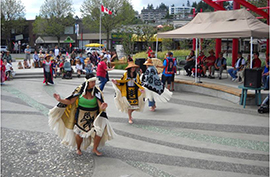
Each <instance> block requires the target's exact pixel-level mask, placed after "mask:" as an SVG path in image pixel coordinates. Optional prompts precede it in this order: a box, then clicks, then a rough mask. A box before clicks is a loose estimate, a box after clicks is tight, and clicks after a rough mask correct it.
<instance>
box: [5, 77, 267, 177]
mask: <svg viewBox="0 0 270 177" xmlns="http://www.w3.org/2000/svg"><path fill="white" fill-rule="evenodd" d="M181 77H184V76H181ZM83 80H84V79H83V78H73V79H72V80H63V79H60V78H57V79H55V84H54V85H52V86H44V85H43V84H42V79H40V78H27V79H14V80H12V81H7V82H6V84H5V85H3V86H1V96H2V97H1V108H2V109H1V119H2V121H1V123H2V124H1V127H2V131H1V133H2V150H1V153H2V163H1V166H2V176H93V177H107V176H108V177H131V176H132V177H134V176H138V177H144V176H145V177H148V176H170V177H171V176H172V177H173V176H175V177H180V176H183V177H186V176H192V177H197V176H198V177H201V176H207V177H216V176H222V177H225V176H226V177H227V176H230V177H251V176H253V177H255V176H269V167H268V165H269V118H268V116H269V115H268V114H267V115H264V114H258V113H257V106H252V105H251V106H247V107H246V109H243V108H242V106H240V105H238V104H235V103H232V102H229V101H226V100H223V99H219V98H215V97H210V96H205V95H202V94H196V93H190V92H174V94H173V98H172V100H171V101H170V102H169V103H166V104H164V103H157V110H156V112H150V111H149V110H148V107H147V106H146V107H145V110H144V112H143V113H140V112H135V113H134V116H133V117H134V124H133V125H129V124H128V123H127V121H128V119H127V115H126V114H124V113H120V112H118V111H117V110H116V108H115V106H114V101H113V95H114V91H113V89H112V86H111V83H110V82H109V83H107V85H106V86H105V90H104V96H105V101H106V102H107V103H108V105H109V107H108V109H107V113H108V116H109V120H110V122H111V124H112V126H113V128H114V129H115V131H116V133H117V134H118V136H117V137H116V139H114V140H112V141H109V142H108V143H107V144H106V146H105V147H103V148H102V149H101V151H102V153H103V156H102V157H97V156H95V155H93V154H92V153H91V148H89V149H88V150H87V151H83V155H82V156H77V155H76V153H75V149H69V148H67V147H64V146H62V145H60V140H59V138H58V137H57V136H56V135H55V134H54V132H53V131H52V130H50V129H49V127H48V123H47V122H48V119H47V113H48V111H49V109H51V108H52V107H53V106H54V105H56V104H57V101H56V100H55V99H54V98H53V97H52V94H53V93H55V92H56V93H60V95H61V96H62V97H65V96H68V95H69V94H70V93H71V92H72V91H73V89H74V88H75V87H76V86H77V85H79V84H81V83H82V82H83ZM209 81H210V80H209ZM211 81H212V80H211ZM228 83H229V82H228Z"/></svg>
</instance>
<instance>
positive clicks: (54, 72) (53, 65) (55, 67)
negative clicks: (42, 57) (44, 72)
mask: <svg viewBox="0 0 270 177" xmlns="http://www.w3.org/2000/svg"><path fill="white" fill-rule="evenodd" d="M51 62H52V71H53V77H54V78H56V76H57V64H56V62H55V59H52V60H51Z"/></svg>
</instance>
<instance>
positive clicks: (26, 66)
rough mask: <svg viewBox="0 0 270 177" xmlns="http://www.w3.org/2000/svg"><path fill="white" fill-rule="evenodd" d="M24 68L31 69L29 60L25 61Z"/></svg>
mask: <svg viewBox="0 0 270 177" xmlns="http://www.w3.org/2000/svg"><path fill="white" fill-rule="evenodd" d="M23 66H24V69H30V68H31V66H30V64H29V63H28V60H27V59H25V60H23Z"/></svg>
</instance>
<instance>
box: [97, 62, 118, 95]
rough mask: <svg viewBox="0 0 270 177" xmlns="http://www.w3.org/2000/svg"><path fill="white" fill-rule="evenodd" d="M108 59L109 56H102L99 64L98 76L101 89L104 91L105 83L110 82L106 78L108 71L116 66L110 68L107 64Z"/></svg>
mask: <svg viewBox="0 0 270 177" xmlns="http://www.w3.org/2000/svg"><path fill="white" fill-rule="evenodd" d="M106 60H107V58H105V57H104V58H102V59H101V61H100V62H99V63H98V66H97V78H98V79H99V88H100V90H101V91H103V89H104V87H105V84H106V83H107V82H108V80H107V78H106V75H107V72H108V71H111V70H113V69H114V66H113V67H112V68H108V66H107V64H106V63H105V62H106Z"/></svg>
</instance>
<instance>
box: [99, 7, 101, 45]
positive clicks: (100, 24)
mask: <svg viewBox="0 0 270 177" xmlns="http://www.w3.org/2000/svg"><path fill="white" fill-rule="evenodd" d="M99 44H101V6H100V17H99ZM99 48H100V49H101V45H100V46H99Z"/></svg>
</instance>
